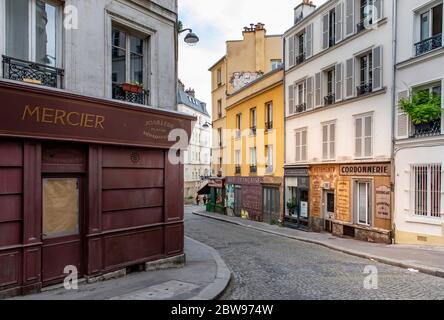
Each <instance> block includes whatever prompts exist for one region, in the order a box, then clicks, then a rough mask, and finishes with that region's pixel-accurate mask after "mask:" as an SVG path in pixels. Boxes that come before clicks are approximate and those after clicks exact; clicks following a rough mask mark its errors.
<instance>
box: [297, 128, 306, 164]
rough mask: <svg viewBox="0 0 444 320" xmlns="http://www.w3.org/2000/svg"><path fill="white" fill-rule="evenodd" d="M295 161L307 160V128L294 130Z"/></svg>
mask: <svg viewBox="0 0 444 320" xmlns="http://www.w3.org/2000/svg"><path fill="white" fill-rule="evenodd" d="M295 134H296V162H301V161H306V160H307V129H300V130H296V133H295Z"/></svg>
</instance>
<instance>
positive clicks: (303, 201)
mask: <svg viewBox="0 0 444 320" xmlns="http://www.w3.org/2000/svg"><path fill="white" fill-rule="evenodd" d="M308 200H309V199H308V190H306V189H299V196H298V201H297V209H298V217H299V223H298V224H302V225H303V226H308Z"/></svg>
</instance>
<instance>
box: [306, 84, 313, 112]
mask: <svg viewBox="0 0 444 320" xmlns="http://www.w3.org/2000/svg"><path fill="white" fill-rule="evenodd" d="M306 86H307V110H311V109H313V77H310V78H307V81H306Z"/></svg>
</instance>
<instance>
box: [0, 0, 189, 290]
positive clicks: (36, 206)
mask: <svg viewBox="0 0 444 320" xmlns="http://www.w3.org/2000/svg"><path fill="white" fill-rule="evenodd" d="M176 25H177V3H176V1H175V0H155V1H149V2H146V1H138V0H134V1H111V0H99V1H94V4H92V3H91V2H90V1H74V0H73V1H42V0H6V1H1V2H0V39H2V41H0V54H1V55H2V64H1V70H0V75H1V80H0V101H1V106H2V108H1V110H0V128H1V129H0V154H1V156H0V185H1V187H0V205H1V207H2V208H3V209H2V211H1V213H0V295H2V296H4V295H6V296H8V295H16V294H26V293H29V292H36V291H39V290H40V289H41V288H42V287H46V286H49V285H52V284H57V283H61V282H63V279H64V278H65V277H66V276H67V274H65V272H66V270H67V269H65V268H66V267H69V268H68V269H69V270H70V271H69V272H76V273H77V275H78V277H79V278H82V277H84V278H85V279H87V280H88V281H89V280H91V281H94V279H97V277H99V278H100V277H101V276H102V275H104V274H108V273H113V274H116V273H118V274H120V275H121V274H125V273H126V270H127V268H129V269H128V270H133V269H134V268H136V269H140V268H142V267H143V266H144V265H145V264H146V263H149V262H153V261H159V260H162V259H166V258H172V259H175V260H178V261H183V245H184V227H183V202H182V199H183V196H182V191H183V165H181V164H180V162H178V161H177V162H174V161H170V160H171V159H172V158H171V154H174V155H178V154H179V155H180V150H173V151H174V152H172V153H171V152H170V148H171V147H172V146H173V144H175V143H176V142H175V141H170V137H169V135H170V133H171V131H172V130H174V129H181V130H183V131H181V132H185V133H186V135H187V136H188V137H189V135H190V134H191V122H192V121H193V120H194V118H193V117H191V116H188V115H184V114H181V113H178V112H176V111H175V110H176V108H177V103H176V99H177V94H176V89H177V86H176V83H177V80H176V79H177V74H176V63H177V61H176V56H177V55H176V51H177V50H176V46H177V29H176ZM3 40H4V41H3ZM187 143H188V141H183V146H182V148H181V149H186V146H187ZM178 186H179V189H178Z"/></svg>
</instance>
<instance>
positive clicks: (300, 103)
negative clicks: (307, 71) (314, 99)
mask: <svg viewBox="0 0 444 320" xmlns="http://www.w3.org/2000/svg"><path fill="white" fill-rule="evenodd" d="M306 110H307V104H306V86H305V81H303V82H300V83H298V84H296V85H295V108H294V113H301V112H304V111H306Z"/></svg>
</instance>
